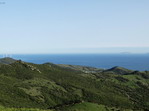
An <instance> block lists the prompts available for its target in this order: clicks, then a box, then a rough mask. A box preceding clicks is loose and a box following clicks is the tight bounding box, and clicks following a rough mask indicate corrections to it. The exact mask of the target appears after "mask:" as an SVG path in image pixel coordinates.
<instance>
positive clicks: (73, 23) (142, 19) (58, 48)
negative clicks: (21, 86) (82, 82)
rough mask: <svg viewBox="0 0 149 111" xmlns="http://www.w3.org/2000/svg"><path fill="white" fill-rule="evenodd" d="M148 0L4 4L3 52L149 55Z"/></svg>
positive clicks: (0, 7)
mask: <svg viewBox="0 0 149 111" xmlns="http://www.w3.org/2000/svg"><path fill="white" fill-rule="evenodd" d="M148 6H149V1H148V0H131V1H130V0H123V1H119V0H102V1H99V0H75V1H68V0H56V1H54V0H44V1H39V0H32V1H29V0H21V1H20V0H13V1H12V0H1V1H0V31H1V33H0V54H54V53H60V54H61V53H62V54H63V53H72V54H74V53H149V32H148V30H149V14H148V12H149V7H148Z"/></svg>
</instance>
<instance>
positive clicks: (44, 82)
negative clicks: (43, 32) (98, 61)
mask: <svg viewBox="0 0 149 111" xmlns="http://www.w3.org/2000/svg"><path fill="white" fill-rule="evenodd" d="M0 89H1V90H0V106H1V107H0V110H1V109H2V110H6V111H7V110H8V111H14V110H15V111H37V109H41V110H38V111H43V110H42V109H44V110H47V111H132V110H136V111H143V110H144V111H147V110H149V71H143V72H139V71H133V70H128V69H126V68H122V67H118V66H116V67H113V68H111V69H106V70H105V69H98V68H93V67H86V66H77V65H65V64H52V63H45V64H33V63H27V62H24V61H21V60H15V59H12V58H2V59H0ZM13 108H15V109H13ZM22 108H29V109H22ZM30 108H34V109H30Z"/></svg>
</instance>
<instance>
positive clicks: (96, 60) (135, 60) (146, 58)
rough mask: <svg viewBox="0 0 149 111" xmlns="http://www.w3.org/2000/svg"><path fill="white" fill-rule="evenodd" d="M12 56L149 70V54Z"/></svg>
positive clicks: (31, 59) (106, 67)
mask: <svg viewBox="0 0 149 111" xmlns="http://www.w3.org/2000/svg"><path fill="white" fill-rule="evenodd" d="M1 57H2V55H1ZM12 58H15V59H21V60H23V61H26V62H32V63H37V64H42V63H46V62H51V63H55V64H71V65H83V66H91V67H97V68H104V69H109V68H112V67H114V66H120V67H125V68H128V69H132V70H140V71H144V70H149V54H34V55H29V54H28V55H12Z"/></svg>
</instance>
